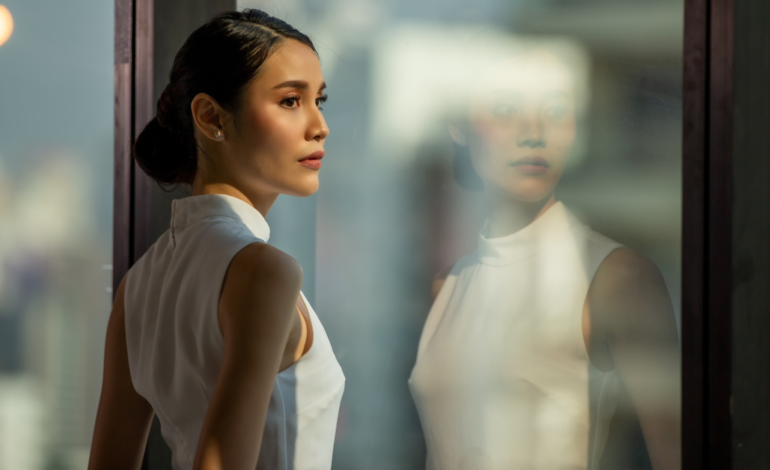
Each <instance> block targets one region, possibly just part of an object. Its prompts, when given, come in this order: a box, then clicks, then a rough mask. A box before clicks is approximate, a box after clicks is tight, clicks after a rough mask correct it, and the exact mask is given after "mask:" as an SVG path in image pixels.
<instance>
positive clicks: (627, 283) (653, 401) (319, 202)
mask: <svg viewBox="0 0 770 470" xmlns="http://www.w3.org/2000/svg"><path fill="white" fill-rule="evenodd" d="M238 7H239V8H244V7H256V8H262V9H265V10H266V11H267V12H268V13H270V14H273V15H276V16H278V17H280V18H283V19H285V20H287V21H288V22H289V23H291V24H292V25H293V26H295V27H297V28H298V29H300V30H301V31H303V32H305V33H308V34H309V35H310V36H311V38H312V39H313V40H314V41H315V44H316V47H317V48H318V50H319V54H320V56H321V61H322V64H323V68H324V76H325V79H326V82H327V84H328V85H329V88H328V93H329V97H330V99H329V102H328V103H327V104H326V106H325V110H326V111H325V113H326V118H327V122H328V124H329V127H330V129H331V134H330V137H329V138H328V142H327V146H326V148H327V157H326V159H325V160H324V170H323V171H322V173H321V174H322V176H321V189H320V191H319V192H318V194H317V196H316V242H315V246H316V255H315V256H316V259H315V277H314V282H315V284H314V285H313V286H310V287H307V286H306V287H305V289H308V288H310V289H313V290H314V293H315V301H314V304H315V307H316V310H317V311H318V313H319V316H320V317H321V319H322V321H323V322H324V326H325V329H326V331H327V333H328V335H329V337H330V340H331V342H332V345H333V346H334V348H335V351H336V353H337V357H338V359H339V361H340V363H341V365H342V368H343V370H344V371H345V374H346V376H347V386H346V391H345V396H344V398H343V405H342V410H341V414H340V420H339V425H338V430H337V442H336V448H335V455H334V468H336V469H359V468H368V469H392V468H399V469H420V468H426V466H427V468H440V469H453V470H454V469H457V470H461V469H473V470H477V469H527V470H530V469H589V468H591V469H594V468H608V469H614V468H629V469H630V468H652V467H653V463H654V464H655V468H678V467H679V460H678V459H679V429H680V410H679V402H680V389H681V387H680V382H679V380H680V379H679V369H680V355H679V336H680V335H679V332H678V324H679V305H680V274H681V266H680V245H681V235H680V233H681V227H680V218H681V145H680V144H681V142H680V135H681V113H682V106H681V83H682V76H681V70H682V49H681V44H682V35H683V31H682V25H683V2H682V1H680V0H671V1H665V0H660V1H648V2H632V1H623V2H617V1H598V0H597V1H591V2H558V1H526V0H521V1H515V2H511V1H506V0H484V1H475V2H468V1H466V2H458V1H433V2H407V1H398V0H390V1H384V0H383V1H377V2H373V1H361V0H355V1H353V0H339V1H336V2H312V1H301V0H297V1H284V2H279V3H276V2H264V1H257V0H240V1H239V3H238ZM287 207H288V206H287ZM287 211H289V212H290V209H288V208H287ZM303 214H306V213H305V212H303ZM302 217H306V215H303V216H302ZM432 291H433V292H432ZM432 294H433V295H432ZM434 295H435V296H436V297H435V299H434V298H433V296H434Z"/></svg>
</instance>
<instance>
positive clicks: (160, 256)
mask: <svg viewBox="0 0 770 470" xmlns="http://www.w3.org/2000/svg"><path fill="white" fill-rule="evenodd" d="M269 236H270V228H269V227H268V225H267V222H266V221H265V219H264V218H263V217H262V215H261V214H260V213H259V211H257V210H256V209H255V208H254V207H252V206H251V205H249V204H248V203H246V202H244V201H241V200H239V199H236V198H234V197H230V196H225V195H221V194H213V195H201V196H191V197H187V198H184V199H177V200H175V201H173V206H172V216H171V227H170V229H169V230H167V231H166V232H165V233H164V234H163V235H161V237H160V238H159V239H158V241H157V242H156V243H155V244H154V245H152V247H150V249H149V250H148V251H147V253H146V254H145V255H144V256H142V258H141V259H140V260H139V261H137V263H136V264H135V265H134V266H133V267H131V269H130V270H129V272H128V275H127V280H126V287H125V289H126V290H125V312H126V313H125V317H126V343H127V346H128V363H129V368H130V371H131V381H132V382H133V384H134V388H135V389H136V391H137V392H138V393H139V394H140V395H142V396H143V397H144V398H145V399H146V400H147V401H148V402H149V403H150V404H151V405H152V408H153V409H154V410H155V414H156V415H157V416H158V419H159V420H160V423H161V432H162V434H163V438H164V440H165V441H166V443H168V445H169V446H170V447H171V451H172V453H173V460H172V466H173V468H174V470H183V469H190V468H192V466H193V460H194V458H195V450H196V446H197V444H198V438H199V436H200V431H201V427H202V425H203V419H204V417H205V415H206V410H207V409H208V405H209V400H210V398H211V396H212V394H213V393H214V387H215V385H216V381H217V377H218V375H219V371H220V368H221V364H222V358H223V351H224V342H223V338H222V333H221V331H220V329H219V324H218V321H217V318H218V315H217V312H218V307H219V296H220V292H221V289H222V283H223V279H224V276H225V272H226V271H227V268H228V266H229V265H230V261H231V260H232V259H233V256H235V254H236V253H238V252H239V251H240V250H241V249H242V248H244V247H245V246H247V245H249V244H251V243H254V242H266V241H267V239H268V238H269ZM303 300H305V303H306V304H307V306H308V311H309V313H310V319H311V322H312V327H313V344H312V346H311V348H310V350H309V351H308V352H307V353H306V354H305V355H304V356H303V357H302V358H301V359H300V360H299V361H297V362H296V363H295V364H294V365H292V366H291V367H289V368H288V369H286V370H284V371H283V372H281V373H280V374H278V376H277V378H276V381H275V386H274V387H273V392H272V396H271V397H270V404H269V409H268V414H267V421H266V424H265V432H264V437H263V440H262V447H261V451H260V456H259V463H258V464H257V467H256V468H257V469H260V470H261V469H264V470H267V469H270V470H311V469H312V470H322V469H325V470H328V469H329V468H331V461H332V447H333V445H334V435H335V430H336V424H337V414H338V411H339V406H340V399H341V397H342V391H343V388H344V384H345V377H344V375H343V373H342V369H341V368H340V366H339V364H338V363H337V359H336V358H335V356H334V353H333V352H332V348H331V345H330V344H329V340H328V338H327V336H326V333H325V331H324V329H323V326H321V322H320V321H319V320H318V317H317V316H316V314H315V312H314V311H313V309H312V307H311V306H310V304H309V303H308V302H307V299H304V295H303ZM258 313H259V312H255V314H258ZM254 444H255V445H256V444H257V443H256V442H255V443H254Z"/></svg>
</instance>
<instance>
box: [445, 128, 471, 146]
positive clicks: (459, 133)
mask: <svg viewBox="0 0 770 470" xmlns="http://www.w3.org/2000/svg"><path fill="white" fill-rule="evenodd" d="M449 135H450V136H452V140H454V141H455V143H456V144H457V145H462V146H463V147H465V146H467V145H468V135H467V132H466V131H465V129H463V126H461V125H460V124H458V123H455V122H452V123H449Z"/></svg>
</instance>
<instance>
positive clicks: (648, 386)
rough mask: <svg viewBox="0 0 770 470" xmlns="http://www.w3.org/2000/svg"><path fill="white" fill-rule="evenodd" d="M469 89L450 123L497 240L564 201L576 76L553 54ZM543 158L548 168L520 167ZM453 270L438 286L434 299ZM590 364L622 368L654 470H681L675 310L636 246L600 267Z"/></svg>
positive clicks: (589, 303) (593, 290)
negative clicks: (559, 194)
mask: <svg viewBox="0 0 770 470" xmlns="http://www.w3.org/2000/svg"><path fill="white" fill-rule="evenodd" d="M485 77H487V78H484V79H482V80H480V81H479V82H478V86H477V87H476V88H475V89H474V90H473V91H472V92H471V95H470V104H469V112H468V120H467V122H465V123H455V124H453V125H452V126H450V134H451V135H452V138H453V139H454V140H455V141H456V142H457V143H458V144H460V145H466V146H468V147H469V148H470V153H471V159H472V162H473V167H474V169H475V170H476V172H477V173H478V175H479V176H480V177H481V180H482V182H483V184H484V190H485V194H486V197H487V207H488V221H489V222H488V229H489V233H488V236H489V237H501V236H505V235H508V234H511V233H514V232H516V231H518V230H521V229H522V228H524V227H526V226H527V225H529V224H531V223H532V222H533V221H534V220H536V219H537V218H538V217H540V216H541V215H542V214H543V213H545V211H547V210H548V208H550V207H551V206H552V205H553V204H555V203H556V197H555V195H554V189H555V188H556V186H557V184H558V182H559V180H560V179H561V176H562V173H563V170H564V166H565V164H566V161H567V158H568V155H569V152H570V150H571V148H572V146H573V144H574V141H575V136H576V132H577V126H576V117H575V116H576V113H575V97H574V90H573V86H572V83H571V79H570V76H569V71H568V70H567V69H566V68H565V67H564V66H563V65H562V64H560V63H559V61H558V60H557V59H556V58H555V57H553V56H552V55H549V54H548V53H545V52H535V53H532V54H530V55H527V56H525V57H519V58H517V59H514V60H512V61H510V62H507V63H504V64H501V65H500V66H498V67H496V68H495V69H493V70H490V71H489V72H488V73H486V74H485ZM533 156H537V157H541V158H542V159H544V160H545V162H546V163H547V167H548V168H547V170H546V171H545V172H541V173H536V174H533V173H532V172H528V171H526V168H521V166H515V162H516V161H518V160H519V159H521V158H530V157H533ZM450 271H451V267H450V268H448V269H446V270H444V271H443V272H441V273H439V275H438V276H437V277H436V279H435V280H434V282H433V285H432V289H431V290H432V294H433V297H434V299H435V297H436V296H437V295H438V293H439V292H440V290H441V288H442V286H443V284H444V281H445V280H446V277H447V276H448V275H449V272H450ZM582 322H583V339H584V341H585V346H586V350H587V352H588V355H589V358H590V360H591V363H592V364H593V365H594V366H596V367H597V368H598V369H600V370H603V371H610V370H613V369H614V370H616V371H617V372H618V374H619V376H620V378H621V380H622V381H623V383H624V385H625V386H626V389H627V390H628V393H629V395H630V397H631V401H632V403H633V405H634V408H635V410H636V413H637V415H638V417H639V422H640V425H641V428H642V433H643V435H644V439H645V442H646V444H647V448H648V450H649V454H650V458H651V461H652V464H653V468H654V469H655V470H675V469H679V468H681V456H680V448H681V437H680V436H681V418H680V417H681V406H680V396H681V379H680V377H681V374H680V351H679V340H678V335H677V328H676V323H675V320H674V311H673V306H672V304H671V299H670V297H669V294H668V291H667V289H666V286H665V283H664V282H663V277H662V276H661V274H660V271H659V270H658V268H657V267H656V266H655V265H654V264H653V263H652V262H651V261H649V260H648V259H647V258H645V257H644V256H643V255H642V254H640V253H638V252H636V251H634V250H631V249H629V248H619V249H617V250H615V251H613V252H612V253H611V254H610V255H609V256H608V257H607V258H606V259H605V260H604V261H603V263H602V264H601V265H600V267H599V269H598V271H597V273H596V275H595V276H594V278H593V280H592V282H591V285H590V287H589V290H588V294H587V296H586V300H585V304H584V309H583V316H582Z"/></svg>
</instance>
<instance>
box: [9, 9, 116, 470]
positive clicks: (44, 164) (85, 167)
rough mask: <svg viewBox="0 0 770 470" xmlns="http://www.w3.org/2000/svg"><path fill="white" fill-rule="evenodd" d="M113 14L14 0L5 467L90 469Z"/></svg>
mask: <svg viewBox="0 0 770 470" xmlns="http://www.w3.org/2000/svg"><path fill="white" fill-rule="evenodd" d="M113 24H114V11H113V2H103V1H98V0H74V1H67V2H59V1H52V0H7V1H6V2H4V5H3V6H0V109H1V110H2V112H0V469H20V470H37V469H54V468H56V469H81V468H85V467H86V466H87V461H88V451H89V446H90V442H91V435H92V433H93V423H94V419H95V415H96V407H97V404H98V400H99V391H100V387H101V372H102V364H101V362H102V358H103V347H104V333H105V329H106V324H107V319H108V316H109V312H110V307H111V299H112V294H111V288H110V286H111V283H112V272H111V270H112V266H111V259H112V187H113V184H112V181H113V171H112V170H113V80H114V78H113V76H114V68H113V38H114V30H113ZM10 25H12V29H11V28H10Z"/></svg>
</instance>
